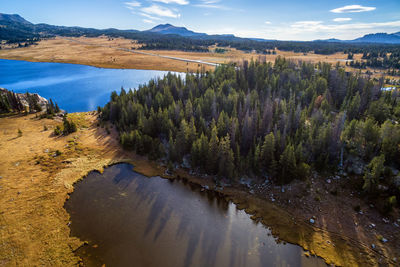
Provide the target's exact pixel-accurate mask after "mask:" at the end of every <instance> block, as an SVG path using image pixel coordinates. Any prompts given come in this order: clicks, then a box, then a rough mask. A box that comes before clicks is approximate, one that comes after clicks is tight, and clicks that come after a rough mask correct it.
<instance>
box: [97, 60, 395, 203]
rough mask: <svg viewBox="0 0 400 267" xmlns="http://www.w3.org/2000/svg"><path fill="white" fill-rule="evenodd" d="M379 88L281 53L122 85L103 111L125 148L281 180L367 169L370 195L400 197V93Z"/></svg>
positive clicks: (226, 172)
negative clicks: (211, 69)
mask: <svg viewBox="0 0 400 267" xmlns="http://www.w3.org/2000/svg"><path fill="white" fill-rule="evenodd" d="M380 88H381V84H380V83H379V82H374V81H372V80H369V79H366V78H363V77H361V76H357V75H353V74H350V73H346V72H345V71H344V70H343V69H342V68H339V67H336V68H333V67H332V66H331V65H329V64H325V63H320V64H316V65H314V64H309V63H302V64H295V63H293V62H289V61H287V60H285V59H283V58H278V59H277V60H276V61H275V64H272V63H260V62H250V63H247V62H244V63H243V65H242V66H239V67H235V66H232V65H231V66H221V67H218V68H217V69H216V70H215V71H214V72H212V73H198V74H186V77H185V79H183V78H181V77H180V76H177V75H173V74H168V75H167V76H165V77H164V78H163V79H159V80H152V81H150V82H149V83H148V84H147V85H144V86H141V87H139V89H138V90H136V91H131V90H129V91H128V92H126V91H125V90H123V89H122V90H121V93H120V94H119V95H118V94H117V93H116V92H113V93H112V95H111V100H110V102H109V103H108V104H107V105H106V106H105V107H104V108H103V109H101V111H102V113H101V117H102V118H103V120H107V121H111V122H112V123H114V124H115V125H116V127H117V129H118V131H119V133H120V140H121V144H122V145H123V146H124V147H125V148H127V149H133V150H135V151H136V152H137V153H139V154H147V155H149V157H150V158H151V159H160V158H161V159H164V160H165V161H167V162H169V163H170V164H169V165H170V166H171V165H172V163H182V161H185V162H189V163H190V165H191V168H192V169H194V170H196V171H197V172H199V173H207V174H212V175H216V176H218V177H226V178H229V179H236V178H238V177H240V176H242V175H247V176H250V177H266V176H267V177H269V178H272V179H273V180H275V182H276V183H279V184H282V183H288V182H290V181H291V180H293V179H304V178H307V177H308V176H309V175H310V171H312V170H315V171H318V172H320V173H331V172H337V171H345V172H349V173H350V174H351V173H354V174H356V175H358V177H361V176H363V182H362V188H361V187H360V190H363V191H364V192H366V193H368V194H370V195H371V196H376V195H383V196H392V195H393V196H394V195H397V197H398V194H399V186H400V180H399V177H395V175H397V174H398V171H397V170H396V169H398V168H399V167H400V126H399V125H398V122H399V120H400V104H399V100H400V94H399V93H400V92H399V91H388V92H383V91H381V90H380ZM382 188H383V190H382ZM392 200H393V199H392Z"/></svg>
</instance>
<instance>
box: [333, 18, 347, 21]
mask: <svg viewBox="0 0 400 267" xmlns="http://www.w3.org/2000/svg"><path fill="white" fill-rule="evenodd" d="M350 20H351V18H335V19H333V21H335V22H345V21H350Z"/></svg>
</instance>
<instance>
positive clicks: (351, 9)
mask: <svg viewBox="0 0 400 267" xmlns="http://www.w3.org/2000/svg"><path fill="white" fill-rule="evenodd" d="M375 9H376V7H368V6H361V5H348V6H343V7H339V8H335V9H332V10H331V12H333V13H357V12H366V11H373V10H375Z"/></svg>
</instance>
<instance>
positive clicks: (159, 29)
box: [147, 24, 207, 37]
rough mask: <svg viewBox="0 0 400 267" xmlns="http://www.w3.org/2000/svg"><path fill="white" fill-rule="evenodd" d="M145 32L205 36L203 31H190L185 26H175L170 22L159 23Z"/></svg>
mask: <svg viewBox="0 0 400 267" xmlns="http://www.w3.org/2000/svg"><path fill="white" fill-rule="evenodd" d="M147 32H154V33H161V34H176V35H180V36H184V37H193V36H206V35H207V34H205V33H197V32H194V31H190V30H188V29H186V28H185V27H176V26H174V25H171V24H160V25H157V26H155V27H154V28H152V29H150V30H147Z"/></svg>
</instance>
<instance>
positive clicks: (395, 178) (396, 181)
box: [393, 175, 400, 187]
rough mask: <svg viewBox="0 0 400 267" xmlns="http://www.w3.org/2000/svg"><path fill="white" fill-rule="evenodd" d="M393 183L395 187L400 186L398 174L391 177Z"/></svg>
mask: <svg viewBox="0 0 400 267" xmlns="http://www.w3.org/2000/svg"><path fill="white" fill-rule="evenodd" d="M393 185H394V186H396V187H399V186H400V175H398V176H396V177H394V178H393Z"/></svg>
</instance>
